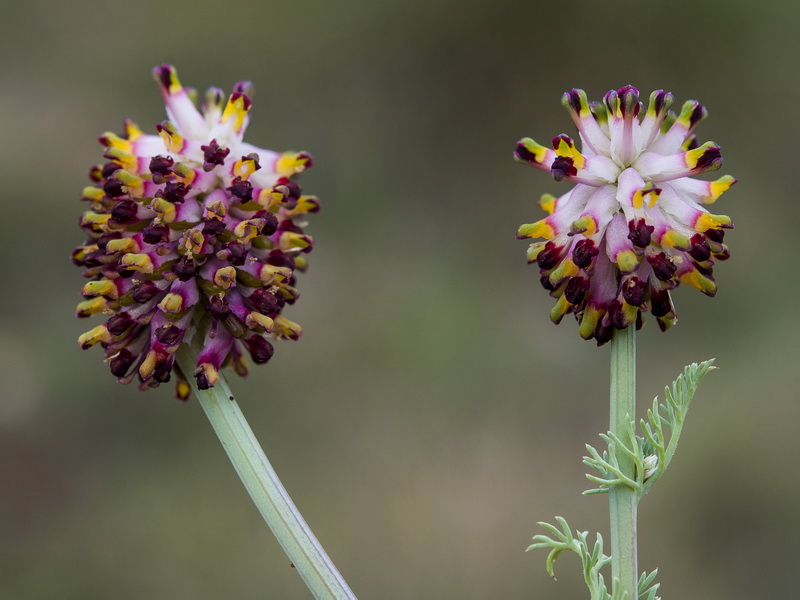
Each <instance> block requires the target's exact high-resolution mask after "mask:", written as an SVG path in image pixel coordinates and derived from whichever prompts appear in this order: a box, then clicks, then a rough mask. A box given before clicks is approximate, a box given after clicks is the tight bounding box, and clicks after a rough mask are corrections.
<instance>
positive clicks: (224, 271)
mask: <svg viewBox="0 0 800 600" xmlns="http://www.w3.org/2000/svg"><path fill="white" fill-rule="evenodd" d="M214 284H215V285H218V286H219V287H221V288H222V289H224V290H229V289H231V288H232V287H233V286H234V285H236V267H233V266H230V265H228V266H227V267H222V268H221V269H217V271H216V273H214Z"/></svg>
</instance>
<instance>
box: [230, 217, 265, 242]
mask: <svg viewBox="0 0 800 600" xmlns="http://www.w3.org/2000/svg"><path fill="white" fill-rule="evenodd" d="M233 234H234V235H235V236H236V237H237V238H239V240H240V241H241V242H242V243H243V244H248V243H250V240H252V239H253V238H254V237H256V236H257V235H258V234H259V230H258V223H257V221H256V220H255V219H251V220H247V221H242V222H241V223H239V224H238V225H237V226H236V227H234V229H233Z"/></svg>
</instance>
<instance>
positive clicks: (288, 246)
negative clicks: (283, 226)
mask: <svg viewBox="0 0 800 600" xmlns="http://www.w3.org/2000/svg"><path fill="white" fill-rule="evenodd" d="M313 243H314V240H313V239H312V238H311V236H308V235H305V234H302V233H297V232H294V231H284V232H283V233H281V237H280V249H281V250H284V251H286V250H304V249H306V248H310V247H311V245H312V244H313Z"/></svg>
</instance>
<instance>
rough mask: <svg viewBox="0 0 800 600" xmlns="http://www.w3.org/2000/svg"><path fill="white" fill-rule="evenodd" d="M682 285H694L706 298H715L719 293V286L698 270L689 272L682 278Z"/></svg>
mask: <svg viewBox="0 0 800 600" xmlns="http://www.w3.org/2000/svg"><path fill="white" fill-rule="evenodd" d="M680 279H681V283H684V284H687V285H692V286H694V287H695V288H697V289H698V290H699V291H701V292H702V293H704V294H705V295H706V296H711V297H713V296H715V295H716V293H717V284H716V282H715V281H714V280H713V279H709V278H708V277H706V276H705V275H703V274H702V273H700V272H699V271H696V270H692V271H687V272H686V273H684V274H682V275H681V276H680Z"/></svg>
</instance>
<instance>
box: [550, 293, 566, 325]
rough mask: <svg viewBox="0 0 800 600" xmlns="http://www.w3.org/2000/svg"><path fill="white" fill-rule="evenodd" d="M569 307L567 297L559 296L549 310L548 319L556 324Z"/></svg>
mask: <svg viewBox="0 0 800 600" xmlns="http://www.w3.org/2000/svg"><path fill="white" fill-rule="evenodd" d="M569 307H570V303H569V302H568V301H567V299H566V298H565V297H564V296H563V295H561V296H559V298H558V300H557V301H556V303H555V305H553V308H552V309H551V310H550V320H551V321H552V322H553V323H555V324H556V325H558V324H559V323H561V319H563V318H564V315H565V314H567V311H568V310H569Z"/></svg>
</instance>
